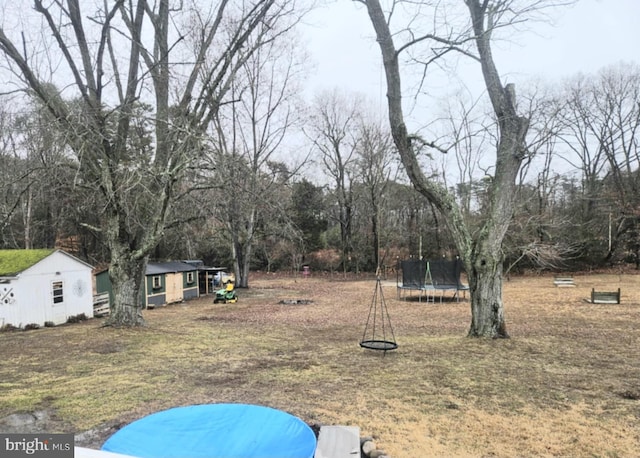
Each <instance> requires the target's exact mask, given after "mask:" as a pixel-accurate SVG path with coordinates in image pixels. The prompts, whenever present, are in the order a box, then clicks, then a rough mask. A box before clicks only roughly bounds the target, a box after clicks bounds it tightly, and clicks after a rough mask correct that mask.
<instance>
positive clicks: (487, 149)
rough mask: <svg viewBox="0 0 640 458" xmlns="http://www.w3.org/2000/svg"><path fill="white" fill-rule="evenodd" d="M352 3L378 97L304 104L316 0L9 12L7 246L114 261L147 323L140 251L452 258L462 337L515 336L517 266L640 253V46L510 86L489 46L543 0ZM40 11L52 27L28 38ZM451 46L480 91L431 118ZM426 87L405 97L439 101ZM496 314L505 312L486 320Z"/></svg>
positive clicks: (4, 182) (219, 258)
mask: <svg viewBox="0 0 640 458" xmlns="http://www.w3.org/2000/svg"><path fill="white" fill-rule="evenodd" d="M359 3H361V4H362V5H363V8H365V9H366V12H364V11H363V14H368V16H369V18H370V20H371V25H372V28H373V31H374V32H375V34H376V38H377V42H378V44H379V46H380V51H381V56H382V60H383V64H384V71H385V80H386V87H387V102H388V104H387V110H385V111H386V113H380V110H376V109H374V108H372V106H373V104H372V103H371V102H370V101H367V100H366V99H364V97H362V96H360V95H358V94H347V93H344V92H341V91H340V90H339V89H336V90H334V91H327V92H324V93H321V94H318V95H317V96H316V97H315V99H314V100H313V101H311V102H307V101H305V100H304V99H303V97H302V89H303V88H302V83H303V81H304V78H305V75H306V74H307V72H309V68H308V66H307V65H306V62H307V60H308V59H307V56H305V54H304V50H303V49H301V48H300V47H299V46H297V43H299V39H298V38H299V37H298V35H297V28H296V27H297V25H298V24H299V23H300V21H301V19H302V18H303V17H304V15H305V14H306V13H307V12H308V11H309V10H310V8H311V6H312V5H304V4H303V3H300V2H294V1H292V0H277V1H276V0H253V1H244V0H243V1H234V2H229V1H226V0H223V1H221V2H217V3H202V2H199V1H197V0H191V1H188V2H181V3H180V4H179V5H177V6H176V5H172V4H171V2H169V1H167V0H160V1H158V2H154V3H150V2H147V1H144V0H140V1H138V2H124V1H116V2H112V4H106V3H105V5H103V6H96V7H95V9H93V10H90V11H83V10H82V8H81V6H84V5H83V4H82V2H79V1H78V0H68V1H67V2H55V3H52V4H44V3H43V2H41V1H40V0H35V1H34V2H33V10H30V11H17V10H16V11H14V10H12V9H11V7H7V8H6V9H5V10H4V11H3V14H4V16H3V24H5V25H3V26H2V27H0V51H1V52H2V55H3V56H4V58H5V60H4V65H3V67H2V69H3V72H4V73H5V74H6V75H7V78H8V81H10V83H9V85H8V86H7V87H10V88H13V89H12V90H7V91H5V93H4V94H2V97H3V105H2V110H1V111H0V123H1V127H2V129H1V139H0V141H1V143H0V218H1V219H0V224H1V225H0V245H1V246H2V247H3V248H31V247H52V246H56V245H57V246H62V247H64V248H67V249H68V250H69V251H71V252H74V253H77V254H78V255H79V256H81V257H82V258H84V259H87V260H88V261H89V262H91V263H93V264H100V265H102V264H104V265H106V264H107V263H108V264H109V266H110V277H111V281H112V285H113V288H114V298H115V305H114V311H115V313H112V315H111V318H110V320H111V321H112V322H113V323H115V324H125V325H137V324H141V323H142V322H143V318H142V315H141V313H140V310H139V308H138V307H137V305H136V300H135V298H136V297H137V293H138V291H139V289H140V282H141V279H142V273H143V271H144V268H145V265H146V262H147V261H148V260H149V259H187V258H190V259H193V258H198V259H203V260H204V261H205V262H206V263H207V264H210V265H226V266H229V267H231V266H233V270H234V271H235V274H236V278H237V284H238V286H240V287H246V286H249V272H250V270H252V269H263V270H283V269H292V270H294V271H299V269H300V268H301V266H302V265H303V264H308V265H311V266H312V268H314V269H320V270H332V271H341V272H349V271H361V270H367V271H373V270H375V269H376V268H377V267H379V266H382V265H394V264H395V262H396V259H398V258H404V257H407V256H423V257H435V256H438V257H439V256H460V257H461V258H462V259H463V261H464V262H465V267H466V270H467V273H468V275H469V280H470V284H471V297H472V311H473V315H474V321H473V323H472V327H471V330H470V335H478V336H491V337H506V335H507V334H506V331H505V330H504V323H503V320H502V302H501V294H500V291H501V289H500V283H501V281H502V275H503V271H504V270H505V269H506V271H507V272H511V271H514V270H515V269H524V268H535V269H553V270H559V269H574V268H583V267H585V266H603V265H611V264H613V263H619V262H633V263H635V264H636V266H637V265H638V264H639V261H638V259H639V255H640V236H639V234H638V229H639V228H638V225H639V218H640V204H639V202H638V199H639V197H638V196H639V195H640V193H639V192H638V185H639V180H640V176H639V174H640V151H639V148H638V123H640V96H639V94H638V91H639V88H640V85H639V84H638V82H639V81H638V80H639V78H640V70H639V69H638V66H637V65H631V64H620V65H618V66H615V67H611V68H606V69H603V70H601V71H600V72H599V73H598V74H595V75H577V76H575V77H573V78H571V79H569V80H567V81H565V82H562V83H556V84H553V85H552V84H548V85H547V86H546V87H544V86H542V85H538V86H535V85H533V84H531V87H525V88H524V90H522V88H521V92H520V94H518V95H517V96H516V92H515V86H514V85H513V84H512V83H509V84H505V83H503V81H502V79H501V77H500V72H499V69H498V67H497V65H496V62H495V61H494V59H493V54H492V52H491V45H492V42H493V40H495V39H496V36H497V35H499V33H500V32H501V31H502V30H507V29H508V28H509V27H510V26H513V25H516V24H520V23H521V22H522V21H525V20H526V19H527V17H528V15H532V14H533V13H536V12H539V11H541V10H544V9H545V8H547V4H543V3H537V2H534V4H533V5H532V4H530V3H528V2H519V1H517V0H496V1H493V2H487V1H482V2H480V1H477V0H465V2H464V6H465V7H466V13H465V14H463V15H458V14H456V15H449V14H447V11H448V10H447V8H457V7H458V5H456V4H454V3H451V5H449V4H447V5H446V8H445V7H444V4H443V5H442V6H441V7H438V8H435V9H434V10H433V11H432V10H429V8H427V7H426V6H425V5H426V4H425V5H422V6H425V7H424V8H421V5H420V4H418V3H416V4H415V5H412V6H415V7H416V8H417V9H416V12H415V13H413V15H411V13H409V12H407V11H408V10H407V11H405V12H404V13H403V14H402V15H393V14H392V13H393V12H394V5H395V2H392V4H391V5H390V7H389V5H387V7H386V8H387V9H385V7H383V6H382V5H381V4H380V3H379V2H378V1H377V0H363V1H361V2H359ZM551 3H553V2H549V4H551ZM550 6H553V5H550ZM451 11H453V10H451ZM407 14H408V15H409V16H407ZM438 14H444V16H443V17H444V18H445V19H444V20H443V21H435V20H432V19H433V17H435V16H437V15H438ZM9 24H11V25H10V26H9ZM34 24H38V25H39V27H40V28H43V29H44V30H46V31H47V37H48V38H47V39H40V35H39V37H38V39H35V38H30V37H29V32H30V31H32V30H38V27H34ZM452 53H454V54H458V55H462V56H463V57H464V58H470V59H473V60H475V61H476V62H477V63H478V66H479V69H480V74H481V75H482V80H483V81H484V83H485V88H486V92H485V93H484V94H483V96H481V97H479V98H470V97H468V96H465V95H460V94H455V93H454V94H450V95H447V97H446V98H445V100H444V103H442V104H441V106H444V108H443V109H442V110H441V111H442V112H441V113H440V114H438V115H433V114H430V115H428V118H429V119H426V120H416V119H412V117H411V116H409V115H407V114H406V107H405V106H404V101H403V100H406V93H405V92H403V89H402V85H401V82H402V81H406V78H407V75H409V74H411V72H410V71H409V70H408V69H411V68H412V67H417V68H418V69H419V72H418V73H419V74H421V75H422V78H423V79H422V81H418V83H417V86H418V87H419V88H421V87H422V85H423V83H424V81H425V78H427V77H428V75H429V74H430V72H431V69H432V68H433V64H434V63H435V62H439V61H440V60H442V59H444V58H446V57H447V56H448V55H450V54H452ZM403 78H404V79H403ZM422 93H423V92H421V90H420V89H419V90H418V94H417V95H416V96H415V100H416V105H418V104H419V103H424V104H425V105H429V104H431V105H433V102H432V101H427V102H422V100H423V99H422V98H419V97H418V95H421V94H422ZM432 111H433V109H432ZM385 115H387V116H388V118H387V119H386V120H383V118H382V117H383V116H385ZM483 311H484V312H486V311H496V312H497V314H494V315H491V314H490V315H486V316H485V317H484V318H482V319H480V320H479V321H477V322H476V317H482V316H483V314H484V312H483Z"/></svg>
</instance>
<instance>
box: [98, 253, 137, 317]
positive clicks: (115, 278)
mask: <svg viewBox="0 0 640 458" xmlns="http://www.w3.org/2000/svg"><path fill="white" fill-rule="evenodd" d="M125 253H126V251H124V250H123V249H119V250H112V251H111V265H110V267H109V279H110V280H111V289H112V291H113V303H112V304H111V313H110V315H109V319H108V320H107V325H110V326H131V327H133V326H143V325H144V324H145V322H144V318H143V317H142V303H141V301H140V298H141V295H142V293H143V292H142V281H143V279H144V273H145V269H146V267H147V259H146V258H143V259H135V258H132V257H130V256H127V255H126V254H125Z"/></svg>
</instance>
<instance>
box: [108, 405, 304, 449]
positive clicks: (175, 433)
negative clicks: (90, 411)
mask: <svg viewBox="0 0 640 458" xmlns="http://www.w3.org/2000/svg"><path fill="white" fill-rule="evenodd" d="M315 449H316V437H315V434H314V433H313V431H312V430H311V428H310V427H309V426H308V425H307V424H306V423H305V422H303V421H302V420H300V419H299V418H297V417H294V416H293V415H290V414H288V413H286V412H283V411H281V410H276V409H271V408H269V407H262V406H255V405H247V404H207V405H196V406H187V407H176V408H174V409H169V410H164V411H162V412H158V413H154V414H152V415H149V416H147V417H144V418H141V419H140V420H137V421H134V422H133V423H131V424H129V425H127V426H125V427H123V428H122V429H120V430H119V431H118V432H116V433H115V434H114V435H112V436H111V437H110V438H109V439H107V441H106V442H105V443H104V445H103V446H102V450H105V451H109V452H114V453H122V454H124V455H130V456H135V457H140V458H258V457H259V458H313V454H314V452H315Z"/></svg>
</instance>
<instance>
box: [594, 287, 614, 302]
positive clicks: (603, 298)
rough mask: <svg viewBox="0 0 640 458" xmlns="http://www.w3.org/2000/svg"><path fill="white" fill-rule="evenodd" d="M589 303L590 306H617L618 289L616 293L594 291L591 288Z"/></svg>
mask: <svg viewBox="0 0 640 458" xmlns="http://www.w3.org/2000/svg"><path fill="white" fill-rule="evenodd" d="M591 303H592V304H619V303H620V288H618V291H596V290H595V288H593V289H592V290H591Z"/></svg>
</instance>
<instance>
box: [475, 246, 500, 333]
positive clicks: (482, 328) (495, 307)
mask: <svg viewBox="0 0 640 458" xmlns="http://www.w3.org/2000/svg"><path fill="white" fill-rule="evenodd" d="M469 264H470V265H471V266H472V267H471V269H470V270H469V271H468V272H467V276H468V281H469V290H470V291H469V294H470V296H471V327H470V328H469V333H468V336H469V337H492V338H508V337H509V335H508V334H507V328H506V324H505V320H504V308H503V304H502V259H501V258H498V259H496V258H493V257H491V256H488V255H487V254H485V253H474V254H472V256H471V262H470V263H469Z"/></svg>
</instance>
